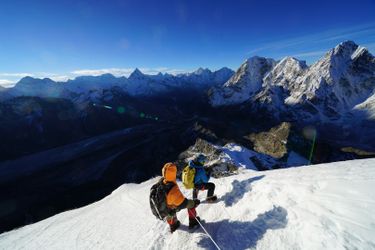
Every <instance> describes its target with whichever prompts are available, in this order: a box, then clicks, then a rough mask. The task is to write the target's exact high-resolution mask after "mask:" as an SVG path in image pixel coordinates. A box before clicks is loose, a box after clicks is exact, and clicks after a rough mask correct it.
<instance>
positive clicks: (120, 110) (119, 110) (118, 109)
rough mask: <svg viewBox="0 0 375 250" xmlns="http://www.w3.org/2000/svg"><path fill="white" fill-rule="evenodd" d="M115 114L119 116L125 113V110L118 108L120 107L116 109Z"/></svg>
mask: <svg viewBox="0 0 375 250" xmlns="http://www.w3.org/2000/svg"><path fill="white" fill-rule="evenodd" d="M117 112H118V113H119V114H123V113H125V108H124V107H122V106H120V107H118V108H117Z"/></svg>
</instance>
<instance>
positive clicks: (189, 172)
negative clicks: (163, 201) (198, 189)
mask: <svg viewBox="0 0 375 250" xmlns="http://www.w3.org/2000/svg"><path fill="white" fill-rule="evenodd" d="M194 177H195V168H191V167H189V166H186V167H185V168H184V170H183V171H182V184H184V187H185V188H186V189H192V188H194Z"/></svg>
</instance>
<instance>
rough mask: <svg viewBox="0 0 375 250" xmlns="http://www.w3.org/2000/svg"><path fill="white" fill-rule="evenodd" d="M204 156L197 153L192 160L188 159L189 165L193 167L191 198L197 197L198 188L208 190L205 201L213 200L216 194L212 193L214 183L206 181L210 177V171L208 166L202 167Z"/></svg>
mask: <svg viewBox="0 0 375 250" xmlns="http://www.w3.org/2000/svg"><path fill="white" fill-rule="evenodd" d="M205 161H206V157H205V156H204V155H203V154H200V155H198V156H197V157H196V158H195V159H194V160H192V161H189V166H190V167H191V168H195V177H194V188H193V199H197V197H198V192H199V190H202V191H203V190H208V192H207V199H206V201H207V202H214V201H216V200H217V196H216V195H214V192H215V184H214V183H212V182H208V181H209V179H210V175H211V171H210V169H209V168H205V167H204V163H205Z"/></svg>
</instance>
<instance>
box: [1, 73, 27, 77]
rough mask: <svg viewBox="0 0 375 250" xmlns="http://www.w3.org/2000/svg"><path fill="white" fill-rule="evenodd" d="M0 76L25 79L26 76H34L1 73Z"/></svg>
mask: <svg viewBox="0 0 375 250" xmlns="http://www.w3.org/2000/svg"><path fill="white" fill-rule="evenodd" d="M0 76H5V77H25V76H34V74H32V73H0Z"/></svg>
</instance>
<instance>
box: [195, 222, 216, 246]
mask: <svg viewBox="0 0 375 250" xmlns="http://www.w3.org/2000/svg"><path fill="white" fill-rule="evenodd" d="M194 219H195V220H196V221H197V222H198V224H199V225H200V226H201V228H202V229H203V231H204V232H205V233H206V235H207V236H208V237H209V238H210V239H211V241H212V242H213V243H214V245H215V246H216V248H217V249H219V250H221V248H220V247H219V246H218V245H217V243H216V242H215V241H214V239H213V238H212V237H211V235H210V234H209V233H208V232H207V230H206V229H205V228H204V226H203V225H202V223H201V222H200V221H199V220H198V219H197V217H195V216H194Z"/></svg>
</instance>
